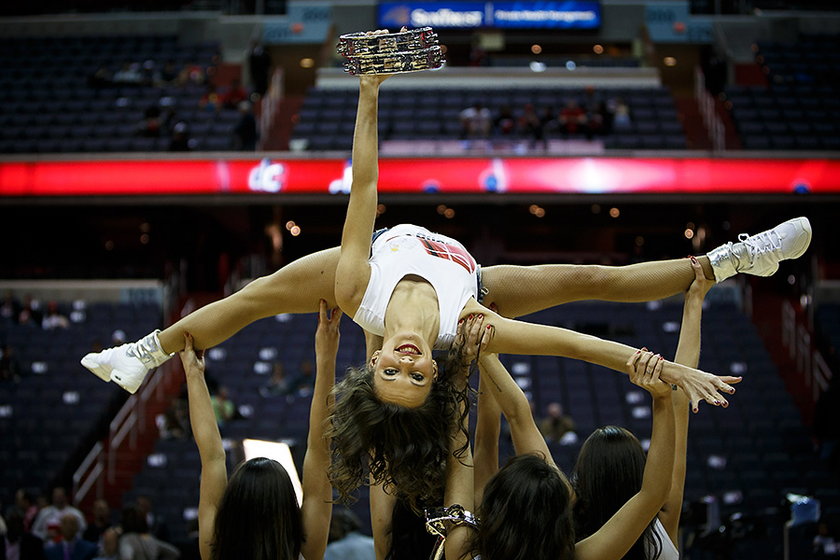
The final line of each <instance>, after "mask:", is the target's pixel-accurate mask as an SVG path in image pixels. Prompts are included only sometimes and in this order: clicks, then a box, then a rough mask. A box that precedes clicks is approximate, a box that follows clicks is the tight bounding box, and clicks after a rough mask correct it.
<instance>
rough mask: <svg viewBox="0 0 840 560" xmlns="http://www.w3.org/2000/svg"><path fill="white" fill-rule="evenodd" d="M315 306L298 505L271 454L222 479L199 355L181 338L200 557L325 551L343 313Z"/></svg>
mask: <svg viewBox="0 0 840 560" xmlns="http://www.w3.org/2000/svg"><path fill="white" fill-rule="evenodd" d="M319 308H320V313H319V320H318V328H317V330H316V332H315V356H316V362H317V380H316V386H315V395H314V397H313V399H312V406H311V407H310V410H309V434H308V438H307V446H306V456H305V457H304V459H303V499H302V502H301V504H300V505H298V502H297V496H296V494H295V491H294V488H293V487H292V483H291V480H290V479H289V476H288V473H287V472H286V471H285V469H284V468H283V467H282V466H281V465H280V464H279V463H278V462H276V461H273V460H271V459H266V458H264V457H259V458H256V459H251V460H249V461H246V462H244V463H242V464H240V465H239V466H238V467H237V469H236V471H235V472H234V473H233V475H232V476H231V478H230V480H229V481H228V480H227V473H226V469H225V462H226V461H225V451H224V448H223V447H222V438H221V436H220V434H219V430H218V428H217V427H216V424H215V423H214V422H213V414H214V413H213V407H212V404H211V402H210V396H209V392H208V390H207V385H206V384H205V382H204V360H203V357H202V356H200V355H197V354H196V353H195V351H194V350H193V340H192V337H191V336H190V335H188V334H187V335H185V337H184V338H185V343H184V344H185V348H184V350H183V351H182V352H181V353H180V357H181V362H182V364H183V366H184V371H185V373H186V378H187V390H188V392H189V406H190V422H191V424H192V426H193V432H194V435H195V442H196V445H197V446H198V452H199V456H200V457H201V494H200V497H199V503H198V524H199V546H200V548H201V558H202V559H203V560H210V559H211V558H248V559H249V560H275V559H277V558H290V559H297V558H303V559H305V560H316V559H318V560H320V559H321V558H323V556H324V550H325V548H326V546H327V534H328V531H329V520H330V516H331V513H332V507H333V506H332V501H333V499H332V486H331V485H330V482H329V479H328V478H327V469H328V467H329V464H330V439H329V437H328V436H326V435H325V431H324V430H325V424H326V422H327V417H328V414H329V408H330V406H331V400H332V397H331V391H332V388H333V385H334V384H335V359H336V354H337V352H338V344H339V322H340V320H341V315H342V313H341V311H340V310H339V309H338V308H335V309H333V310H332V311H331V312H328V310H327V302H326V301H324V300H321V301H320V305H319ZM304 535H305V539H304Z"/></svg>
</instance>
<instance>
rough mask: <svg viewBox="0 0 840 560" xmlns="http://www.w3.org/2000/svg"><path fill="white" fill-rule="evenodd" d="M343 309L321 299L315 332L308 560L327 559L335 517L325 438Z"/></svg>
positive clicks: (304, 508)
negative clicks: (331, 523)
mask: <svg viewBox="0 0 840 560" xmlns="http://www.w3.org/2000/svg"><path fill="white" fill-rule="evenodd" d="M340 321H341V310H339V309H333V310H332V312H328V311H327V302H326V301H324V300H321V308H320V311H319V314H318V329H317V330H316V331H315V389H314V391H313V392H312V405H311V406H310V409H309V434H308V436H307V440H306V455H305V456H304V458H303V503H302V504H301V515H302V517H303V530H304V533H305V534H306V540H305V541H304V542H303V546H302V547H301V554H303V557H304V558H306V559H307V560H312V559H313V558H317V559H321V558H323V557H324V550H326V548H327V536H328V533H329V527H330V517H331V515H332V486H331V485H330V481H329V478H328V476H327V471H328V470H329V466H330V442H329V439H328V438H327V437H325V436H324V432H325V430H326V426H325V424H326V422H327V418H328V417H329V414H330V410H331V409H332V407H333V396H332V388H333V385H335V357H336V354H337V353H338V342H339V338H340V333H339V331H338V327H339V323H340Z"/></svg>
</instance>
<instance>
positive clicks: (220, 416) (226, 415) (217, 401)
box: [193, 387, 236, 428]
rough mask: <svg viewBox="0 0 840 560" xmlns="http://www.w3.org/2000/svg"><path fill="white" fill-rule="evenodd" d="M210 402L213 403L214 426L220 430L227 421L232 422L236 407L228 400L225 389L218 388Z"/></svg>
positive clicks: (228, 395)
mask: <svg viewBox="0 0 840 560" xmlns="http://www.w3.org/2000/svg"><path fill="white" fill-rule="evenodd" d="M210 402H211V403H213V414H215V415H216V424H218V425H219V427H220V428H221V427H222V426H224V425H225V423H226V422H228V421H229V420H233V417H234V415H235V414H236V405H235V404H234V403H233V401H232V400H231V399H230V393H229V392H228V390H227V387H219V389H218V391H216V394H215V395H213V396H212V397H211V398H210ZM193 428H195V427H193Z"/></svg>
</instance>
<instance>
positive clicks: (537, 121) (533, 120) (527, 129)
mask: <svg viewBox="0 0 840 560" xmlns="http://www.w3.org/2000/svg"><path fill="white" fill-rule="evenodd" d="M545 128H546V123H545V122H544V121H543V119H542V118H540V117H539V116H538V115H537V110H536V109H535V108H534V105H533V104H532V103H526V104H525V106H524V107H523V108H522V115H521V116H520V117H519V130H520V131H521V132H522V135H523V136H524V137H525V138H527V139H528V147H529V148H530V149H532V150H533V149H535V148H536V147H537V144H541V145H542V149H543V150H547V149H548V141H547V140H546V138H545Z"/></svg>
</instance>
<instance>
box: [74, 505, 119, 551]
mask: <svg viewBox="0 0 840 560" xmlns="http://www.w3.org/2000/svg"><path fill="white" fill-rule="evenodd" d="M112 526H113V523H111V506H109V505H108V502H106V501H105V500H104V499H102V498H100V499H98V500H96V501H94V502H93V515H92V520H91V522H90V524H89V525H88V526H87V529H85V530H84V533H82V538H83V539H85V540H86V541H89V542H92V543H98V542H99V539H100V538H102V534H103V533H104V532H105V531H106V530H108V529H109V528H111V527H112Z"/></svg>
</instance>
